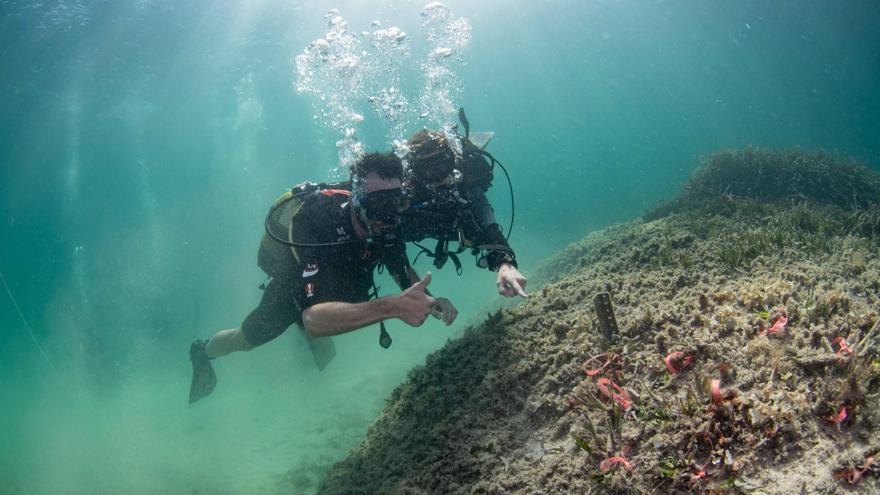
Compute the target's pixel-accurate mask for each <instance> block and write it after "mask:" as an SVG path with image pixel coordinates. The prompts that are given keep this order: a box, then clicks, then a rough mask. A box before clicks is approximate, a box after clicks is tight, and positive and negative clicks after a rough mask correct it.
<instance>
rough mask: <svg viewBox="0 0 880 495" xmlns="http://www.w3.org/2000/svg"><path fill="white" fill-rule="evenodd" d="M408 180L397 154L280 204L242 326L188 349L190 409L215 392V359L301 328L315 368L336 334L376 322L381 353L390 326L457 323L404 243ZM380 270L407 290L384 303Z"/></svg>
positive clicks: (365, 160)
mask: <svg viewBox="0 0 880 495" xmlns="http://www.w3.org/2000/svg"><path fill="white" fill-rule="evenodd" d="M402 175H403V165H402V163H401V161H400V159H399V158H398V157H397V156H395V155H394V154H392V153H388V154H379V153H371V154H367V155H365V156H363V157H362V158H361V159H360V160H358V162H357V163H355V164H354V165H353V166H352V167H351V183H350V189H351V190H350V191H349V190H346V189H334V188H330V187H323V186H326V185H318V184H313V183H305V184H301V185H299V186H296V187H294V188H293V189H292V190H291V191H289V192H287V193H285V194H284V195H282V197H281V198H279V199H278V201H276V203H275V204H274V205H273V207H272V208H271V209H270V211H269V215H268V216H267V218H266V234H265V235H264V238H263V242H262V243H261V246H260V252H259V255H258V264H259V266H260V268H262V269H263V270H264V271H265V272H266V273H267V274H268V275H269V276H270V277H271V279H270V281H269V283H268V284H266V285H265V287H264V292H263V297H262V299H261V301H260V304H259V306H257V308H256V309H254V310H253V311H251V313H250V314H249V315H248V316H247V318H245V320H244V322H243V323H242V324H241V326H240V327H238V328H232V329H227V330H220V331H219V332H217V333H216V334H214V336H213V337H211V338H210V339H208V340H196V341H195V342H193V343H192V345H191V346H190V360H191V361H192V367H193V375H192V383H191V386H190V395H189V402H190V403H193V402H195V401H197V400H199V399H202V398H204V397H206V396H208V395H209V394H210V393H211V392H212V391H213V390H214V387H215V386H216V383H217V379H216V375H215V374H214V369H213V367H212V365H211V360H212V359H215V358H218V357H221V356H225V355H226V354H229V353H231V352H236V351H249V350H251V349H253V348H255V347H257V346H260V345H262V344H265V343H266V342H269V341H270V340H272V339H274V338H276V337H278V336H279V335H281V334H282V333H283V332H284V331H285V330H286V329H287V328H288V327H289V326H290V325H292V324H294V323H297V324H298V325H300V326H301V327H302V328H303V329H304V330H305V332H306V336H307V338H308V340H309V345H310V347H311V349H312V353H313V355H314V356H315V359H316V362H317V363H318V367H319V368H323V365H326V363H327V362H329V360H330V359H332V357H333V355H334V354H335V348H334V347H333V344H332V341H330V340H329V337H330V336H332V335H339V334H342V333H346V332H350V331H353V330H357V329H360V328H363V327H366V326H368V325H372V324H374V323H377V322H378V323H379V324H380V329H381V330H380V340H379V342H380V345H382V347H388V346H389V345H390V344H391V338H390V336H389V335H388V333H387V331H386V330H385V320H388V319H391V318H398V319H400V320H402V321H403V322H404V323H406V324H408V325H410V326H413V327H417V326H420V325H421V324H422V323H423V322H424V321H425V319H426V318H427V316H428V315H432V316H434V317H435V318H437V319H439V320H441V321H443V323H445V324H446V325H447V326H448V325H451V324H452V322H453V321H454V320H455V318H456V316H457V315H458V310H457V309H456V308H455V306H453V305H452V303H451V302H450V301H449V300H448V299H446V298H441V297H438V298H435V297H433V296H432V295H431V294H430V292H428V291H427V287H428V284H429V283H430V282H431V273H430V272H428V273H427V274H426V275H425V278H423V279H421V280H419V277H418V275H417V274H416V272H415V271H414V270H413V268H412V267H411V266H410V264H409V260H408V259H407V257H406V248H405V244H404V242H403V240H402V239H401V238H400V237H399V235H398V229H399V223H400V214H401V212H402V211H404V210H405V209H407V208H408V206H409V205H408V201H407V199H406V196H405V194H404V192H403V190H402V187H401V186H402V183H401V179H402ZM381 266H384V267H385V268H387V269H388V273H389V274H390V275H391V277H392V278H393V279H394V281H395V282H396V283H397V285H398V286H399V287H400V289H401V290H402V292H400V293H398V294H395V295H390V296H385V297H378V294H377V292H378V289H377V288H376V286H375V283H374V282H373V271H374V269H376V268H377V267H381Z"/></svg>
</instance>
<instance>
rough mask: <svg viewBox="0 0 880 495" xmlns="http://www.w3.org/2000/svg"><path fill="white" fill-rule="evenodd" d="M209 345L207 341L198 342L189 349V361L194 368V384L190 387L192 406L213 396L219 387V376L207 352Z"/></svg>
mask: <svg viewBox="0 0 880 495" xmlns="http://www.w3.org/2000/svg"><path fill="white" fill-rule="evenodd" d="M207 345H208V342H207V341H205V340H196V341H195V342H193V343H192V345H191V346H190V347H189V359H190V361H192V367H193V375H192V383H191V384H190V386H189V403H190V404H192V403H193V402H195V401H197V400H199V399H204V398H205V397H207V396H209V395H211V392H213V391H214V387H216V386H217V375H215V374H214V367H213V366H211V358H210V357H209V356H208V352H207V351H206V350H205V346H207Z"/></svg>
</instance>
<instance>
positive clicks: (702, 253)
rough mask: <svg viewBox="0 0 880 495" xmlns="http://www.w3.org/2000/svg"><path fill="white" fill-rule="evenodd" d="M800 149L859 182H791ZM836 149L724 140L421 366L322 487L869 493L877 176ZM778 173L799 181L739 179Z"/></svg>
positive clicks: (879, 296)
mask: <svg viewBox="0 0 880 495" xmlns="http://www.w3.org/2000/svg"><path fill="white" fill-rule="evenodd" d="M805 157H806V158H809V157H814V158H815V157H823V158H822V159H821V160H820V162H821V163H823V164H824V165H823V166H824V167H829V168H827V170H834V171H835V174H834V175H835V177H837V178H840V179H841V180H844V181H846V183H847V184H849V185H850V186H851V187H852V190H853V191H855V194H854V195H849V196H848V195H847V194H844V193H843V192H841V191H840V190H839V189H837V188H836V187H837V186H836V185H834V184H831V183H833V182H834V181H835V180H836V178H835V177H824V176H821V174H820V175H819V176H816V179H821V180H822V181H823V182H824V183H825V184H826V185H828V186H829V190H830V191H835V192H834V193H833V194H831V193H829V194H827V195H824V196H823V195H821V194H820V193H821V190H820V189H817V188H815V184H814V183H813V182H812V181H806V182H805V181H800V180H788V181H786V180H783V178H784V177H787V176H791V175H792V174H798V173H804V174H807V175H809V174H808V173H807V172H803V171H801V170H800V168H799V167H800V166H799V165H798V163H804V160H806V162H810V163H812V162H811V161H810V160H807V159H806V158H805ZM795 158H797V159H795ZM816 160H818V158H816ZM830 160H831V159H828V158H827V157H825V155H809V154H803V153H776V152H769V151H756V150H747V151H743V152H731V153H723V154H721V155H719V156H717V157H713V158H710V159H709V160H708V161H706V162H704V165H703V167H702V168H700V169H698V171H697V172H696V173H695V174H694V176H693V178H692V179H691V181H690V182H689V183H688V184H687V185H686V186H685V188H684V192H683V193H682V195H681V196H680V197H679V198H678V199H676V200H675V201H673V202H672V203H670V204H667V205H665V206H663V207H661V208H658V209H655V210H654V211H652V212H650V214H648V215H645V217H644V218H642V219H639V220H635V221H632V222H629V223H627V224H623V225H617V226H614V227H611V228H608V229H605V230H603V231H600V232H596V233H592V234H590V235H588V236H587V237H586V238H585V239H584V240H583V241H581V242H579V243H576V244H574V245H571V246H569V247H568V248H566V249H565V250H564V251H563V252H562V253H560V254H559V255H558V256H556V257H555V258H554V259H552V260H550V261H549V262H548V263H547V264H546V265H545V267H544V270H543V273H542V274H540V277H539V278H542V279H543V280H545V281H547V283H546V285H545V286H544V287H543V289H541V290H539V291H537V292H535V293H534V294H533V295H532V297H531V298H529V299H528V300H525V301H523V302H522V303H521V304H519V305H517V306H515V307H512V308H508V309H504V310H502V311H500V312H498V313H496V314H494V315H491V316H490V317H489V318H488V319H487V320H486V321H485V322H484V323H482V324H480V325H477V326H475V327H473V328H469V329H468V330H467V331H466V332H465V335H464V336H463V337H462V338H461V339H458V340H456V341H454V342H450V343H449V344H448V345H447V346H446V347H445V348H444V349H442V350H440V351H438V352H436V353H434V354H432V355H431V356H429V358H428V359H427V362H426V364H425V366H423V367H420V368H418V369H416V370H414V371H413V372H412V373H411V374H410V377H409V379H408V380H407V381H406V382H405V383H404V384H403V385H401V386H400V387H398V388H397V389H396V390H395V391H394V393H393V394H392V395H391V397H389V398H388V400H387V405H386V407H385V410H384V411H383V412H382V414H381V415H380V417H379V418H378V419H377V421H376V422H375V424H374V425H373V426H372V427H371V428H370V430H369V432H368V434H367V438H366V440H365V441H364V442H363V444H362V445H360V446H359V447H358V448H356V449H354V450H353V451H351V452H350V453H349V455H348V456H347V457H346V458H345V459H344V460H342V461H341V462H339V463H338V464H337V465H336V466H335V467H334V468H333V469H332V470H331V471H330V473H329V474H328V476H327V478H326V480H325V481H324V484H323V487H322V489H321V492H322V493H328V494H339V493H401V494H403V493H535V494H538V493H690V492H695V493H703V492H705V493H708V492H713V493H837V492H839V493H845V492H846V491H847V490H848V488H856V489H857V490H859V491H862V490H864V491H865V492H873V493H876V492H877V491H878V490H880V476H878V475H880V435H878V429H877V426H878V425H880V400H878V396H880V357H878V346H877V343H878V341H880V330H878V327H880V314H878V313H880V306H878V300H880V230H878V224H877V218H880V217H878V216H877V205H876V204H874V203H872V199H871V197H869V195H868V194H867V193H864V195H862V192H864V191H869V190H872V189H871V188H874V187H877V184H878V183H880V182H878V176H877V174H876V173H873V172H871V171H870V170H869V169H866V168H862V167H858V166H855V165H852V164H849V163H847V162H843V161H833V160H831V161H830ZM725 164H726V165H725ZM730 166H735V167H738V168H737V169H736V170H739V171H740V173H741V174H746V175H747V176H741V175H738V174H737V173H736V170H729V169H728V168H727V167H730ZM755 170H760V171H761V173H760V174H759V175H758V176H755V175H754V171H755ZM810 173H812V172H810ZM768 177H774V178H775V179H773V180H772V184H773V187H769V189H768V190H771V191H774V190H777V187H779V186H781V185H785V189H784V191H778V192H779V193H778V194H771V195H765V193H764V192H762V191H764V187H765V186H762V185H760V184H755V185H753V186H748V187H751V189H748V188H746V189H744V187H746V186H744V185H748V184H749V181H750V180H752V181H756V182H757V183H760V182H761V180H762V178H763V179H766V178H768ZM853 177H856V178H858V180H856V179H853ZM723 181H728V182H729V183H730V184H731V187H724V185H723ZM700 184H703V186H701V185H700ZM708 184H712V185H711V186H708ZM704 186H705V187H704ZM800 186H803V187H804V189H799V188H798V187H800ZM697 191H700V192H697ZM747 191H752V193H747ZM860 191H861V192H860ZM852 198H856V199H855V200H851V199H852ZM877 198H880V196H877V195H875V196H874V197H873V201H876V200H877ZM599 292H608V293H610V295H611V298H612V300H613V303H614V308H615V312H616V317H617V322H618V326H619V333H618V334H617V335H613V336H612V338H611V339H610V340H606V338H605V337H603V335H602V332H600V331H599V329H598V324H597V315H596V313H595V310H594V306H593V296H594V295H595V294H596V293H599Z"/></svg>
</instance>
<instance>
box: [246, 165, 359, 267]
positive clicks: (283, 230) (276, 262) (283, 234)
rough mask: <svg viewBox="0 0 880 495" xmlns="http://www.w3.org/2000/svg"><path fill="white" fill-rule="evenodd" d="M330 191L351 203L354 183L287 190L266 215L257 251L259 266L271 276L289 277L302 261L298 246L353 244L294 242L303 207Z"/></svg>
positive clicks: (306, 186) (304, 186) (323, 184)
mask: <svg viewBox="0 0 880 495" xmlns="http://www.w3.org/2000/svg"><path fill="white" fill-rule="evenodd" d="M322 191H323V192H331V193H333V194H334V195H339V196H340V198H339V199H344V200H345V201H347V200H348V197H349V196H350V194H351V182H340V183H336V184H326V183H323V182H322V183H319V184H316V183H314V182H303V183H302V184H297V185H296V186H294V187H292V188H291V189H290V190H289V191H285V192H284V193H283V194H282V195H281V196H279V197H278V199H276V200H275V203H273V204H272V206H271V207H270V208H269V213H267V214H266V221H265V228H266V231H265V233H263V238H262V239H261V240H260V249H259V250H258V251H257V266H259V267H260V269H261V270H263V272H264V273H265V274H266V275H269V276H270V277H283V276H285V275H289V274H290V273H292V272H293V270H294V269H295V268H296V265H297V263H298V260H299V255H298V253H297V249H296V248H297V247H318V246H336V245H340V244H348V243H350V242H352V241H342V242H330V243H323V244H303V243H298V242H294V240H293V239H294V234H293V219H294V217H296V215H297V214H298V213H299V212H300V210H301V209H302V207H303V206H304V205H305V204H306V203H307V202H308V201H309V200H310V199H312V198H314V197H315V196H316V195H317V194H318V193H321V192H322Z"/></svg>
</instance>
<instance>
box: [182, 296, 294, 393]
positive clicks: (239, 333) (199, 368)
mask: <svg viewBox="0 0 880 495" xmlns="http://www.w3.org/2000/svg"><path fill="white" fill-rule="evenodd" d="M292 290H293V289H292V285H291V282H290V281H288V280H281V279H272V280H271V281H270V282H269V284H268V285H267V286H266V290H265V292H263V298H262V299H261V300H260V305H259V306H257V307H256V308H255V309H254V310H253V311H251V313H250V314H249V315H248V317H247V318H245V320H244V322H243V323H242V324H241V327H239V328H230V329H227V330H220V331H219V332H217V333H216V334H214V336H213V337H211V339H210V340H208V341H203V340H196V341H195V342H193V343H192V346H190V351H189V356H190V360H191V361H192V366H193V376H192V383H191V385H190V389H189V402H190V403H193V402H195V401H197V400H199V399H202V398H204V397H207V396H208V395H210V394H211V392H213V391H214V387H215V386H216V385H217V377H216V375H215V374H214V368H213V367H212V366H211V359H214V358H215V357H220V356H225V355H227V354H229V353H231V352H236V351H249V350H251V349H253V348H254V347H257V346H259V345H262V344H265V343H266V342H269V341H270V340H272V339H274V338H275V337H278V336H279V335H281V334H282V333H284V331H285V330H287V327H289V326H290V325H292V324H293V323H295V322H296V321H298V319H299V317H300V311H299V308H297V307H296V303H295V302H294V299H293V296H292Z"/></svg>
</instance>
